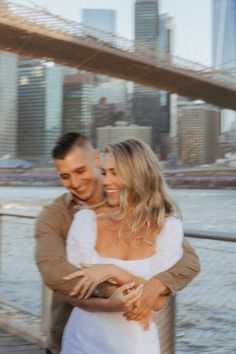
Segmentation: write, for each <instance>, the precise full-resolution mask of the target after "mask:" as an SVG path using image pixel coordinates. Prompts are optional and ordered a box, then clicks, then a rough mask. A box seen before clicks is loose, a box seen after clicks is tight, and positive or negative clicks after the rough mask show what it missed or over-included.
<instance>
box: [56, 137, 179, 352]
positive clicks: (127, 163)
mask: <svg viewBox="0 0 236 354" xmlns="http://www.w3.org/2000/svg"><path fill="white" fill-rule="evenodd" d="M103 174H104V178H103V184H104V188H105V191H106V195H107V202H108V205H109V206H107V207H106V208H105V209H104V208H103V209H100V210H99V213H98V214H97V215H96V214H95V213H94V212H93V211H92V210H88V209H84V210H80V211H78V212H77V213H76V215H75V218H74V220H73V223H72V226H71V228H70V231H69V235H68V241H67V255H68V259H69V261H70V262H71V263H72V264H74V265H76V266H82V267H83V269H82V270H81V271H80V275H81V276H82V279H81V281H80V284H79V288H78V290H79V293H80V297H79V299H81V300H80V308H74V309H73V311H72V314H71V316H70V319H69V321H68V323H67V326H66V328H65V332H64V336H63V343H62V351H61V353H62V354H77V353H88V354H118V353H119V354H120V353H124V354H146V353H148V354H159V353H160V346H159V338H158V333H157V329H156V326H155V323H154V321H153V320H152V319H151V323H150V326H148V325H144V323H145V324H147V322H145V320H146V319H141V323H140V322H139V321H127V319H126V318H125V316H124V313H125V312H127V311H128V310H129V309H130V307H132V306H138V301H139V298H140V296H141V294H142V285H143V284H144V283H145V281H147V280H148V279H150V278H151V277H153V276H154V275H156V274H158V273H160V272H163V271H165V270H167V269H169V268H170V267H172V266H173V265H174V264H175V263H176V262H178V261H179V259H180V258H181V257H182V253H183V251H182V240H183V230H182V222H181V221H180V219H178V218H177V216H178V215H179V214H178V209H177V207H176V206H175V204H174V202H173V201H172V199H171V198H170V197H169V195H168V194H167V191H166V186H165V182H164V179H163V176H162V173H161V170H160V167H159V164H158V161H157V159H156V157H155V155H154V153H153V152H152V150H151V149H150V148H149V147H148V146H147V145H146V144H144V143H143V142H141V141H139V140H136V139H129V140H126V141H122V142H119V143H115V144H112V145H109V146H108V147H107V148H106V150H105V161H104V164H103ZM85 263H86V264H85ZM105 280H110V281H112V282H114V283H116V284H117V285H118V286H119V287H118V288H117V290H116V291H115V292H114V293H113V294H112V295H111V297H110V298H108V299H96V298H88V297H89V296H90V295H91V293H92V292H93V290H94V289H95V288H96V286H97V284H99V283H101V282H103V281H105ZM161 305H162V301H160V299H157V301H156V304H155V306H154V308H153V311H155V310H158V309H160V307H161ZM143 327H145V329H146V330H144V328H143Z"/></svg>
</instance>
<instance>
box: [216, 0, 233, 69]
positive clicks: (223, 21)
mask: <svg viewBox="0 0 236 354" xmlns="http://www.w3.org/2000/svg"><path fill="white" fill-rule="evenodd" d="M213 65H214V66H219V67H221V68H225V69H230V68H235V65H236V0H214V1H213Z"/></svg>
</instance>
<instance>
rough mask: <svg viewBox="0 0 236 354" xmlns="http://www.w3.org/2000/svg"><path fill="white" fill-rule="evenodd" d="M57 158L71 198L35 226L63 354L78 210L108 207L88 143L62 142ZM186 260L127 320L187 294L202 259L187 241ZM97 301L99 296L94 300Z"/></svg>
mask: <svg viewBox="0 0 236 354" xmlns="http://www.w3.org/2000/svg"><path fill="white" fill-rule="evenodd" d="M53 158H54V161H55V164H56V168H57V170H58V172H59V175H60V178H61V181H62V184H63V185H64V187H66V188H67V189H68V191H69V193H66V194H64V195H62V196H61V197H59V198H58V199H56V200H55V201H54V202H53V203H52V204H51V205H50V206H48V207H46V208H44V209H43V211H42V212H41V214H40V215H39V217H38V220H37V223H36V232H35V234H36V262H37V265H38V267H39V270H40V272H41V275H42V277H43V280H44V282H45V284H46V285H47V286H48V287H49V288H51V289H52V290H53V300H52V312H51V326H50V327H51V328H50V350H51V352H52V353H53V354H58V353H59V351H60V343H61V338H62V333H63V329H64V326H65V324H66V322H67V320H68V318H69V315H70V312H71V310H72V306H71V304H73V305H74V306H76V301H77V300H76V299H75V298H72V297H71V295H76V294H77V285H78V278H77V279H76V278H74V279H70V280H65V279H63V278H64V277H65V276H67V275H68V274H70V273H73V272H76V270H77V269H76V268H75V267H74V266H73V265H71V264H70V263H68V261H67V259H66V250H65V245H66V237H67V233H68V230H69V227H70V224H71V222H72V219H73V215H74V213H75V212H76V210H78V208H83V207H86V206H87V207H90V208H94V209H95V208H97V207H99V206H101V205H102V204H105V200H104V196H103V188H102V182H101V175H100V172H99V168H98V167H99V156H98V154H97V153H96V151H95V150H94V148H93V147H92V145H91V143H90V142H89V140H88V139H87V138H86V137H85V136H83V135H80V134H77V133H69V134H65V135H64V136H62V137H61V138H60V139H59V140H58V142H57V144H56V145H55V147H54V149H53ZM183 247H184V255H183V258H182V259H181V260H180V261H179V262H178V263H177V264H176V265H175V266H174V267H172V268H171V269H169V270H168V271H166V272H163V273H161V274H159V275H158V276H156V277H154V278H153V279H151V280H150V281H148V282H146V283H145V286H144V291H143V295H142V298H141V301H140V306H139V307H138V308H136V309H135V310H134V311H133V312H132V311H131V313H129V314H127V318H129V319H133V320H138V319H139V318H140V317H142V316H143V315H144V314H145V313H147V312H148V311H150V309H151V308H152V305H153V304H154V302H155V301H156V299H157V297H158V296H159V295H160V294H163V293H164V292H171V293H175V292H176V291H179V290H180V289H182V288H184V287H185V286H186V285H187V284H188V283H189V282H190V281H191V280H192V279H193V278H194V277H195V276H196V275H197V273H198V272H199V270H200V265H199V260H198V257H197V255H196V254H195V252H194V250H193V249H192V248H191V246H190V245H189V244H188V243H187V241H184V245H183ZM112 290H113V286H109V285H107V284H102V285H101V286H100V287H99V288H98V289H97V290H96V293H97V294H96V295H99V296H103V297H107V296H109V294H111V292H112ZM94 295H95V294H94Z"/></svg>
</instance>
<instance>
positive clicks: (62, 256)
mask: <svg viewBox="0 0 236 354" xmlns="http://www.w3.org/2000/svg"><path fill="white" fill-rule="evenodd" d="M65 222H66V220H65V216H63V213H62V212H60V210H58V207H55V206H53V205H51V206H49V207H46V208H44V209H43V211H42V212H41V214H40V215H39V217H38V218H37V221H36V225H35V239H36V249H35V258H36V264H37V266H38V269H39V271H40V273H41V276H42V278H43V281H44V283H45V285H47V286H48V287H49V288H51V289H52V290H57V291H59V292H60V293H62V294H64V295H69V293H70V291H71V289H72V288H73V286H74V285H75V284H76V283H77V281H78V279H73V280H63V277H64V276H66V275H68V274H70V273H73V272H75V271H76V270H77V268H76V267H75V266H73V265H72V264H70V263H69V262H68V261H67V258H66V245H65V237H63V232H65V231H63V230H64V229H65ZM67 222H68V220H67ZM68 224H69V222H68Z"/></svg>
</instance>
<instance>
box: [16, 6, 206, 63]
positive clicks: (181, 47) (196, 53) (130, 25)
mask: <svg viewBox="0 0 236 354" xmlns="http://www.w3.org/2000/svg"><path fill="white" fill-rule="evenodd" d="M27 1H28V2H29V3H30V2H31V3H32V4H39V5H40V6H42V7H45V8H47V9H49V10H50V11H52V12H57V13H58V14H60V15H62V16H65V17H68V18H71V19H73V20H75V21H78V22H81V21H82V17H81V13H82V8H94V9H96V8H103V9H115V10H116V11H117V18H118V21H117V32H118V35H120V36H121V37H125V38H128V39H132V38H133V37H134V18H133V9H134V0H67V1H65V0H18V2H27ZM159 8H160V12H167V13H168V14H169V15H170V16H171V17H172V18H173V24H174V28H173V38H174V40H173V54H174V55H176V56H179V57H182V58H186V59H189V60H191V61H194V62H198V63H201V64H204V65H207V66H211V64H212V56H211V51H212V43H211V42H212V41H211V37H212V16H211V15H212V0H160V1H159Z"/></svg>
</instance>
